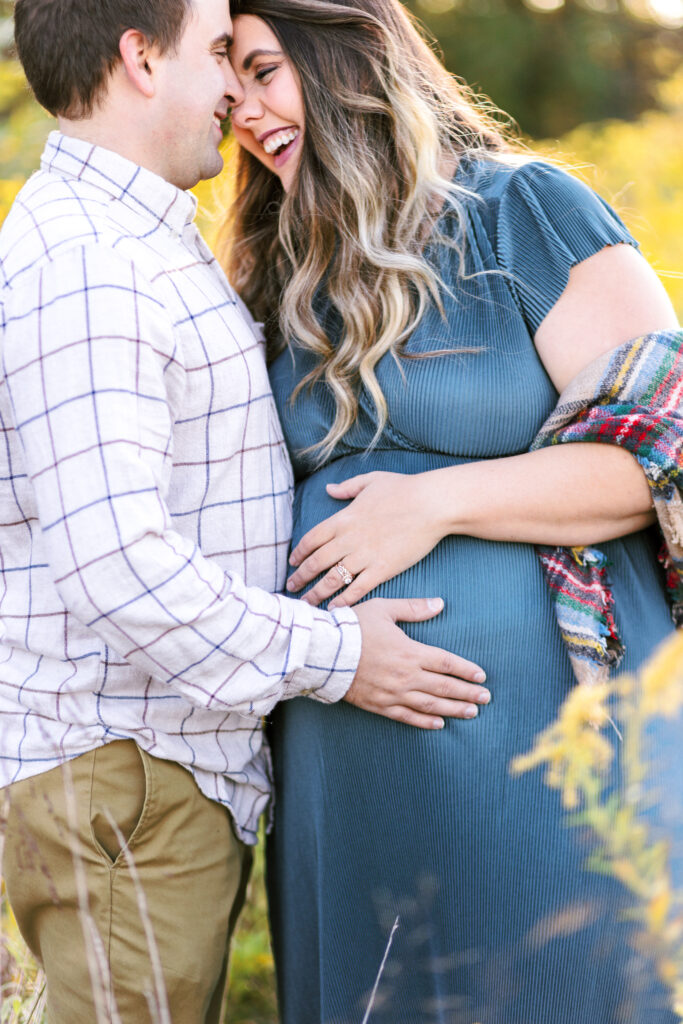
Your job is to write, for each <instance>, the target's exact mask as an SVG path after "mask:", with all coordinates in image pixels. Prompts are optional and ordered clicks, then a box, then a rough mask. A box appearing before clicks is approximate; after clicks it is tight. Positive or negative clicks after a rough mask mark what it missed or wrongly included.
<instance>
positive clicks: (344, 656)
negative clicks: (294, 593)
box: [284, 608, 361, 704]
mask: <svg viewBox="0 0 683 1024" xmlns="http://www.w3.org/2000/svg"><path fill="white" fill-rule="evenodd" d="M360 649H361V629H360V623H359V622H358V616H357V615H356V613H355V612H354V611H353V610H352V609H351V608H337V609H335V611H333V612H326V611H322V610H321V609H318V608H316V609H314V615H313V629H312V631H311V643H310V646H309V649H308V653H307V656H306V663H305V664H304V665H303V666H302V667H301V668H300V669H297V671H296V672H294V673H292V675H291V677H290V679H289V685H288V686H287V692H286V693H285V694H284V697H285V699H287V698H288V697H311V698H312V699H313V700H318V701H320V702H321V703H323V704H333V703H335V702H336V701H338V700H341V699H342V697H343V696H344V695H345V694H346V692H347V690H348V689H349V687H350V686H351V683H352V682H353V679H354V676H355V675H356V670H357V668H358V662H359V661H360Z"/></svg>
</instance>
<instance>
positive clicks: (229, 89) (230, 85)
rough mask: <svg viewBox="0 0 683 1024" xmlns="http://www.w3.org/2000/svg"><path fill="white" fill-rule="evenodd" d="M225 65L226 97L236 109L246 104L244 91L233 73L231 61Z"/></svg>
mask: <svg viewBox="0 0 683 1024" xmlns="http://www.w3.org/2000/svg"><path fill="white" fill-rule="evenodd" d="M225 63H226V67H225V95H226V97H227V100H228V103H229V104H230V106H231V107H232V108H233V109H234V108H235V107H236V106H238V104H240V103H243V102H244V89H243V88H242V86H241V85H240V80H239V78H238V77H237V75H236V74H235V72H234V71H233V69H232V64H231V63H230V61H226V62H225Z"/></svg>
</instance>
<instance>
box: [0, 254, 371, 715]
mask: <svg viewBox="0 0 683 1024" xmlns="http://www.w3.org/2000/svg"><path fill="white" fill-rule="evenodd" d="M175 341H176V339H175V337H174V332H173V327H172V324H171V321H170V319H169V317H168V314H167V313H166V310H165V309H164V308H163V306H162V305H161V303H160V302H159V300H158V298H157V297H156V295H155V294H154V291H153V289H152V288H150V286H149V284H148V283H147V282H146V281H145V280H144V279H143V278H142V277H141V276H140V275H139V273H138V271H137V270H136V267H135V266H134V265H133V264H131V263H130V262H129V261H127V260H125V259H123V258H121V257H118V256H117V255H116V254H115V253H112V251H111V250H109V249H105V248H104V247H100V246H97V245H90V246H89V247H87V248H82V249H75V250H72V251H70V252H68V253H65V254H63V255H60V256H58V257H57V259H56V260H55V261H54V262H52V263H50V264H47V265H45V266H44V267H43V268H42V269H41V270H40V271H36V272H34V273H32V274H31V276H30V280H27V281H26V282H24V284H23V285H22V287H21V290H20V291H19V292H18V293H17V294H15V295H12V296H11V297H10V299H9V300H8V304H7V316H6V331H5V339H4V344H3V363H4V373H5V377H6V381H7V385H8V390H9V394H10V398H11V401H12V406H13V414H14V419H15V424H16V427H17V429H18V432H19V435H20V438H21V441H22V445H23V448H24V452H25V455H26V461H27V470H28V473H29V476H30V478H31V481H32V485H33V488H34V492H35V495H36V501H37V506H38V516H39V520H40V524H41V528H42V532H43V537H44V542H45V544H46V547H47V551H48V559H49V563H50V567H51V570H52V574H53V578H54V580H55V584H56V586H57V589H58V591H59V594H60V597H61V598H62V601H63V602H64V604H65V606H66V607H67V609H68V610H69V611H70V612H71V613H72V614H73V615H74V616H75V617H76V618H77V619H78V620H79V621H81V622H83V623H85V624H86V625H88V626H89V627H91V628H92V629H93V630H94V631H95V632H96V633H97V634H98V635H99V636H100V637H101V638H102V639H103V640H104V641H105V642H106V643H107V644H109V645H110V646H111V647H112V648H113V649H114V650H115V651H117V652H118V653H119V654H121V655H122V656H123V657H124V658H125V659H126V660H127V661H129V662H131V663H133V664H135V665H137V666H138V667H139V668H141V669H142V670H143V671H145V672H148V673H149V674H151V675H153V676H155V677H156V678H158V679H162V680H165V681H167V682H168V683H170V684H171V685H172V686H173V687H174V689H176V690H178V691H180V692H182V693H183V695H184V696H185V697H186V698H187V699H188V700H190V701H191V702H192V703H194V704H196V705H198V706H202V707H208V708H223V709H225V708H229V709H231V710H237V711H241V712H244V713H251V714H257V715H258V714H263V713H265V712H267V711H268V710H270V708H271V707H272V706H273V705H274V704H275V703H276V701H277V700H280V699H283V698H286V697H291V696H294V695H296V694H297V693H299V692H302V691H310V690H313V691H314V692H315V694H316V695H317V696H319V697H320V699H323V700H336V699H339V698H340V697H341V696H342V695H343V694H344V693H345V692H346V690H347V689H348V687H349V685H350V683H351V680H352V678H353V675H354V672H355V670H356V666H357V663H358V658H359V654H360V631H359V626H358V623H357V619H356V616H355V614H354V613H351V614H348V613H347V614H346V615H344V616H334V615H332V614H330V613H320V612H317V613H315V614H310V611H311V610H310V609H306V608H305V607H304V606H303V605H302V604H301V603H300V602H296V601H293V600H288V599H285V598H282V597H279V596H277V595H273V594H270V593H267V592H266V591H263V590H260V589H258V588H254V587H247V586H246V585H245V583H244V581H243V580H242V579H241V578H239V577H238V576H236V575H232V574H230V573H224V572H223V571H222V569H221V568H220V566H219V565H218V564H217V563H216V562H214V561H212V560H210V559H207V558H205V557H204V556H203V555H202V553H201V551H199V549H198V548H197V546H196V545H195V544H193V542H192V541H191V540H190V539H188V538H187V537H184V536H181V535H180V534H179V533H178V532H177V531H176V530H175V529H174V528H173V525H172V523H171V518H170V515H169V512H168V509H167V506H166V501H165V499H166V494H167V491H168V485H169V480H170V473H171V465H172V458H173V450H172V444H173V423H174V418H175V416H176V415H177V414H178V412H179V411H180V409H181V404H180V403H181V402H182V396H183V392H184V389H185V388H186V387H189V386H190V385H189V383H188V381H187V379H186V375H185V371H184V367H183V366H182V362H181V361H180V360H181V355H180V354H178V353H177V352H176V351H175V347H174V345H175ZM226 443H227V439H226ZM235 497H238V496H237V495H236V496H235Z"/></svg>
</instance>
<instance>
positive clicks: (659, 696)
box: [640, 630, 683, 718]
mask: <svg viewBox="0 0 683 1024" xmlns="http://www.w3.org/2000/svg"><path fill="white" fill-rule="evenodd" d="M640 679H641V684H642V688H643V689H642V710H643V712H644V714H646V715H663V716H665V717H668V718H674V717H675V716H676V715H677V714H678V713H679V712H680V710H681V709H682V708H683V630H676V632H675V633H673V634H672V636H671V637H670V638H669V639H668V640H666V641H665V642H664V643H663V644H662V645H661V646H660V647H658V648H657V650H656V651H655V653H654V655H653V657H652V658H650V660H649V662H648V663H647V665H645V667H644V668H643V670H642V671H641V673H640Z"/></svg>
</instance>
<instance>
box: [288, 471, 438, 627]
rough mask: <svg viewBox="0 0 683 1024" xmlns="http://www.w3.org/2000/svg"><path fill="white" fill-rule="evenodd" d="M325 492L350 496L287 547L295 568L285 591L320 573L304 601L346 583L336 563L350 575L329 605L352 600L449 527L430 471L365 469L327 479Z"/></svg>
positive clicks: (398, 569) (412, 560)
mask: <svg viewBox="0 0 683 1024" xmlns="http://www.w3.org/2000/svg"><path fill="white" fill-rule="evenodd" d="M327 492H328V494H329V495H331V497H333V498H338V499H339V500H340V501H343V500H349V499H353V500H352V501H351V504H350V505H348V506H347V507H346V508H344V509H342V510H341V511H340V512H337V513H336V514H335V515H333V516H330V517H329V519H325V520H323V522H322V523H319V524H318V526H315V527H314V528H313V529H312V530H309V532H308V533H307V534H306V535H305V536H304V537H302V539H301V540H300V541H299V543H298V544H297V546H296V547H295V549H294V551H293V552H292V555H291V557H290V560H289V561H290V564H291V565H293V566H296V567H297V568H296V572H294V573H292V575H291V576H290V578H289V579H288V581H287V589H288V590H289V591H290V592H296V591H298V590H301V588H302V587H304V586H305V585H306V584H307V583H310V581H311V580H312V579H315V577H316V576H319V575H320V573H323V572H324V573H325V575H324V577H323V578H322V579H321V580H320V581H319V582H318V583H316V585H315V587H313V588H312V590H310V591H309V592H308V593H307V594H306V595H305V597H304V598H303V600H304V601H308V603H309V604H314V605H318V604H320V602H321V601H324V600H325V599H326V598H328V597H331V596H332V594H338V591H340V590H341V588H342V587H344V586H345V584H344V581H343V579H342V575H343V574H341V573H340V572H339V571H338V570H337V568H336V566H337V565H338V564H340V563H341V565H342V566H343V567H344V568H345V569H346V570H347V571H348V572H349V573H350V574H351V575H352V576H353V577H354V579H353V582H352V583H350V584H349V585H348V586H347V587H346V589H345V590H344V591H343V593H341V594H338V596H337V597H336V598H335V599H334V601H333V602H332V603H331V604H330V608H338V607H340V606H342V605H352V604H355V602H356V601H359V600H360V599H361V598H362V597H364V596H365V594H368V593H369V592H370V591H371V590H373V589H374V587H376V586H378V585H379V584H380V583H383V582H384V581H385V580H390V579H391V578H392V577H393V576H396V575H398V573H400V572H403V571H404V570H405V569H408V568H409V567H410V566H411V565H415V563H416V562H419V561H420V559H422V558H424V557H425V555H427V554H428V553H429V552H430V551H431V550H432V548H433V547H435V546H436V544H438V543H439V541H440V540H441V539H442V537H443V536H445V534H446V533H447V532H448V531H447V527H446V526H445V525H444V524H442V522H441V520H440V515H439V510H440V509H441V502H440V501H439V500H438V495H436V494H435V486H434V477H433V474H431V473H418V474H415V475H405V474H402V473H379V472H377V473H365V474H363V475H361V476H355V477H351V478H350V479H348V480H344V481H342V483H339V484H328V485H327Z"/></svg>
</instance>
